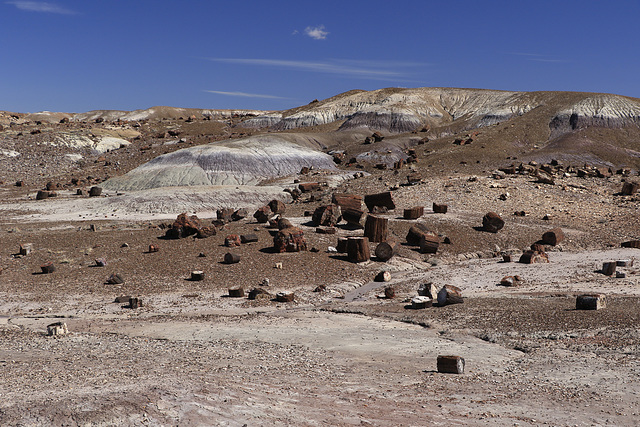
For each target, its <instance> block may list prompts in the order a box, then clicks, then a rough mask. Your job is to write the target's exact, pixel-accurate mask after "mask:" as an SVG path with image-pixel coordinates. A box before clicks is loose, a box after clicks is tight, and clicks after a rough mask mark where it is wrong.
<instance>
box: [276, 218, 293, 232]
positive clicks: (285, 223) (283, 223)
mask: <svg viewBox="0 0 640 427" xmlns="http://www.w3.org/2000/svg"><path fill="white" fill-rule="evenodd" d="M291 227H293V224H291V221H289V220H288V219H287V218H280V219H278V230H284V229H285V228H291Z"/></svg>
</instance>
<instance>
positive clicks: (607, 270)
mask: <svg viewBox="0 0 640 427" xmlns="http://www.w3.org/2000/svg"><path fill="white" fill-rule="evenodd" d="M616 267H617V263H616V262H615V261H608V262H605V263H603V264H602V274H604V275H605V276H613V275H614V274H615V272H616Z"/></svg>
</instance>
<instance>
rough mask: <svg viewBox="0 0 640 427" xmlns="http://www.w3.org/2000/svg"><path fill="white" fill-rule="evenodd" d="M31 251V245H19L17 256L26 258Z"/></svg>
mask: <svg viewBox="0 0 640 427" xmlns="http://www.w3.org/2000/svg"><path fill="white" fill-rule="evenodd" d="M32 250H33V244H31V243H23V244H22V245H20V251H19V254H20V255H22V256H27V255H29V254H30V253H31V251H32Z"/></svg>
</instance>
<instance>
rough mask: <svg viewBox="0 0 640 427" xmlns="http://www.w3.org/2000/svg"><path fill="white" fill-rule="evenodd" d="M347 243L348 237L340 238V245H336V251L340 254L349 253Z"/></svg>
mask: <svg viewBox="0 0 640 427" xmlns="http://www.w3.org/2000/svg"><path fill="white" fill-rule="evenodd" d="M347 241H348V239H347V238H346V237H338V243H337V244H336V250H337V251H338V253H340V254H346V253H347Z"/></svg>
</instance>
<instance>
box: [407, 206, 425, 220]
mask: <svg viewBox="0 0 640 427" xmlns="http://www.w3.org/2000/svg"><path fill="white" fill-rule="evenodd" d="M422 215H424V206H415V207H413V208H408V209H405V210H404V215H403V218H404V219H418V218H420V217H421V216H422Z"/></svg>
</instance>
